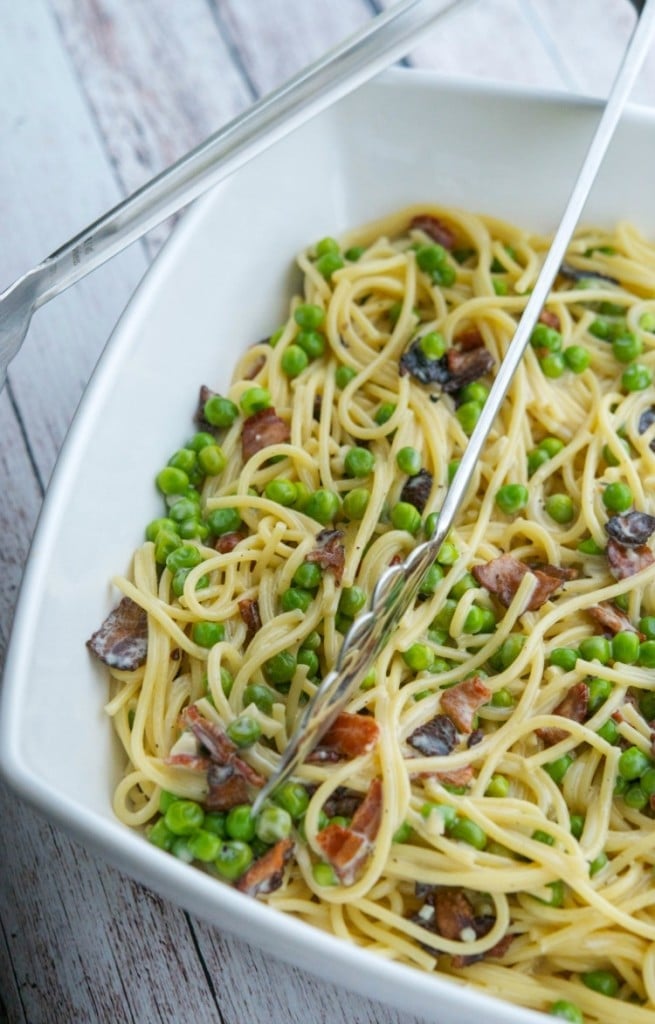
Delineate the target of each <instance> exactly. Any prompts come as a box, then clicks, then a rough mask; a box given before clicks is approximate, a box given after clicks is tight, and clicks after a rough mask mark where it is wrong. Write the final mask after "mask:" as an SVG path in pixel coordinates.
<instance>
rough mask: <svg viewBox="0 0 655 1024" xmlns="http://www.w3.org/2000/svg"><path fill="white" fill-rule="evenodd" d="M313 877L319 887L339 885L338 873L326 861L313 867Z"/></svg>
mask: <svg viewBox="0 0 655 1024" xmlns="http://www.w3.org/2000/svg"><path fill="white" fill-rule="evenodd" d="M312 877H313V879H314V881H315V882H316V884H317V885H321V886H328V885H338V884H339V878H338V876H337V873H336V871H335V870H334V868H333V867H332V865H331V864H327V863H326V862H325V861H319V862H318V864H314V865H313V867H312Z"/></svg>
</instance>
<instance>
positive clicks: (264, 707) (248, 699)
mask: <svg viewBox="0 0 655 1024" xmlns="http://www.w3.org/2000/svg"><path fill="white" fill-rule="evenodd" d="M275 700H276V695H275V693H274V692H273V690H271V689H270V688H269V687H268V686H266V685H265V684H264V683H248V685H247V686H246V688H245V690H244V691H243V706H244V707H246V708H247V707H248V705H249V704H254V705H255V707H256V708H257V709H258V710H259V711H261V712H262V714H264V715H270V713H271V711H272V710H273V704H274V703H275Z"/></svg>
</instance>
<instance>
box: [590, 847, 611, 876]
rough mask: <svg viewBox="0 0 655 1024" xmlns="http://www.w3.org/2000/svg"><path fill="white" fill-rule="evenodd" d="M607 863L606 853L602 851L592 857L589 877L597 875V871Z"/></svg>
mask: <svg viewBox="0 0 655 1024" xmlns="http://www.w3.org/2000/svg"><path fill="white" fill-rule="evenodd" d="M607 863H608V857H607V854H606V853H602V852H601V853H599V854H598V856H597V857H594V859H593V860H592V861H591V862H590V864H589V877H590V878H593V877H594V875H597V874H598V872H599V871H602V870H603V868H604V867H605V866H606V865H607Z"/></svg>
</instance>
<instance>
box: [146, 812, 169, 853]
mask: <svg viewBox="0 0 655 1024" xmlns="http://www.w3.org/2000/svg"><path fill="white" fill-rule="evenodd" d="M148 839H149V841H150V842H151V843H152V844H153V846H158V847H159V849H160V850H167V851H169V852H170V850H171V849H172V848H173V843H174V842H175V833H174V832H171V830H170V829H169V827H168V825H167V824H166V822H165V820H164V818H159V820H158V821H156V822H155V824H154V825H152V826H151V828H149V829H148Z"/></svg>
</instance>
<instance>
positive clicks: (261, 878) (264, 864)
mask: <svg viewBox="0 0 655 1024" xmlns="http://www.w3.org/2000/svg"><path fill="white" fill-rule="evenodd" d="M292 852H293V840H292V839H280V840H279V842H277V843H276V844H275V846H272V847H271V848H270V850H267V851H266V853H264V854H262V856H261V857H258V858H257V860H256V861H255V862H254V863H253V864H251V865H250V867H249V868H248V869H247V870H246V871H245V872H244V874H243V875H241V878H240V879H239V881H238V882H237V884H236V888H237V889H238V890H239V891H240V892H245V893H246V895H248V896H268V894H269V893H271V892H275V890H276V889H279V888H280V886H281V885H282V879H283V878H284V868H285V866H286V864H287V861H288V860H289V859H290V857H291V854H292Z"/></svg>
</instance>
